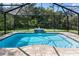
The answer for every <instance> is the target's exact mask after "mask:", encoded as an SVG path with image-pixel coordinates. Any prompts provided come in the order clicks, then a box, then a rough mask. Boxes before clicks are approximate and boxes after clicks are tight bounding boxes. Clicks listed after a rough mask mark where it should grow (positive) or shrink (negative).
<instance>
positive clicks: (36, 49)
mask: <svg viewBox="0 0 79 59" xmlns="http://www.w3.org/2000/svg"><path fill="white" fill-rule="evenodd" d="M60 33H62V34H64V35H66V36H68V37H70V38H72V39H73V40H75V41H77V42H79V35H77V34H73V33H69V32H60ZM10 34H11V33H10ZM10 34H6V35H4V36H3V37H7V36H9V35H10ZM3 37H1V38H3ZM0 56H79V48H57V47H53V46H48V45H32V46H24V47H20V48H0Z"/></svg>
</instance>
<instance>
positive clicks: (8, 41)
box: [0, 33, 79, 48]
mask: <svg viewBox="0 0 79 59" xmlns="http://www.w3.org/2000/svg"><path fill="white" fill-rule="evenodd" d="M28 45H49V46H55V47H60V48H78V47H79V43H78V42H76V41H74V40H72V39H70V38H68V37H66V36H65V35H62V34H59V33H15V34H13V35H11V36H8V37H6V38H4V39H2V40H0V48H16V47H22V46H28Z"/></svg>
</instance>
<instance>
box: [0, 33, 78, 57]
mask: <svg viewBox="0 0 79 59" xmlns="http://www.w3.org/2000/svg"><path fill="white" fill-rule="evenodd" d="M16 33H22V32H13V33H8V34H5V35H3V36H1V37H0V39H3V38H5V37H8V36H11V35H13V34H16ZM47 33H50V32H47ZM51 33H60V34H63V35H65V36H67V37H68V38H71V39H72V40H74V41H76V42H78V43H79V40H77V38H76V39H74V38H73V37H72V36H71V35H68V34H69V33H70V32H51ZM65 33H68V34H65ZM71 34H73V33H71ZM75 35H77V34H75ZM77 36H78V35H77ZM78 37H79V36H78ZM37 46H38V45H37ZM41 46H42V45H41ZM24 47H26V46H24ZM31 47H32V46H31ZM52 47H53V46H52ZM20 48H22V47H20ZM0 49H1V48H0ZM4 49H6V48H4ZM8 49H9V48H8ZM13 49H15V50H16V49H17V48H13ZM53 49H54V50H55V52H56V54H57V55H58V56H63V55H66V56H67V55H74V54H77V55H78V56H79V51H78V50H79V48H58V47H54V48H53ZM19 50H20V51H21V52H26V51H22V50H21V49H19ZM68 51H69V52H70V51H71V52H70V53H69V52H68ZM66 52H67V53H69V54H67V53H66ZM73 53H74V54H73Z"/></svg>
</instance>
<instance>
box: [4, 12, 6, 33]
mask: <svg viewBox="0 0 79 59" xmlns="http://www.w3.org/2000/svg"><path fill="white" fill-rule="evenodd" d="M4 34H6V13H4Z"/></svg>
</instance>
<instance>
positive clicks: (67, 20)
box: [66, 15, 69, 31]
mask: <svg viewBox="0 0 79 59" xmlns="http://www.w3.org/2000/svg"><path fill="white" fill-rule="evenodd" d="M66 24H67V31H69V17H68V15H67V23H66Z"/></svg>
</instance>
